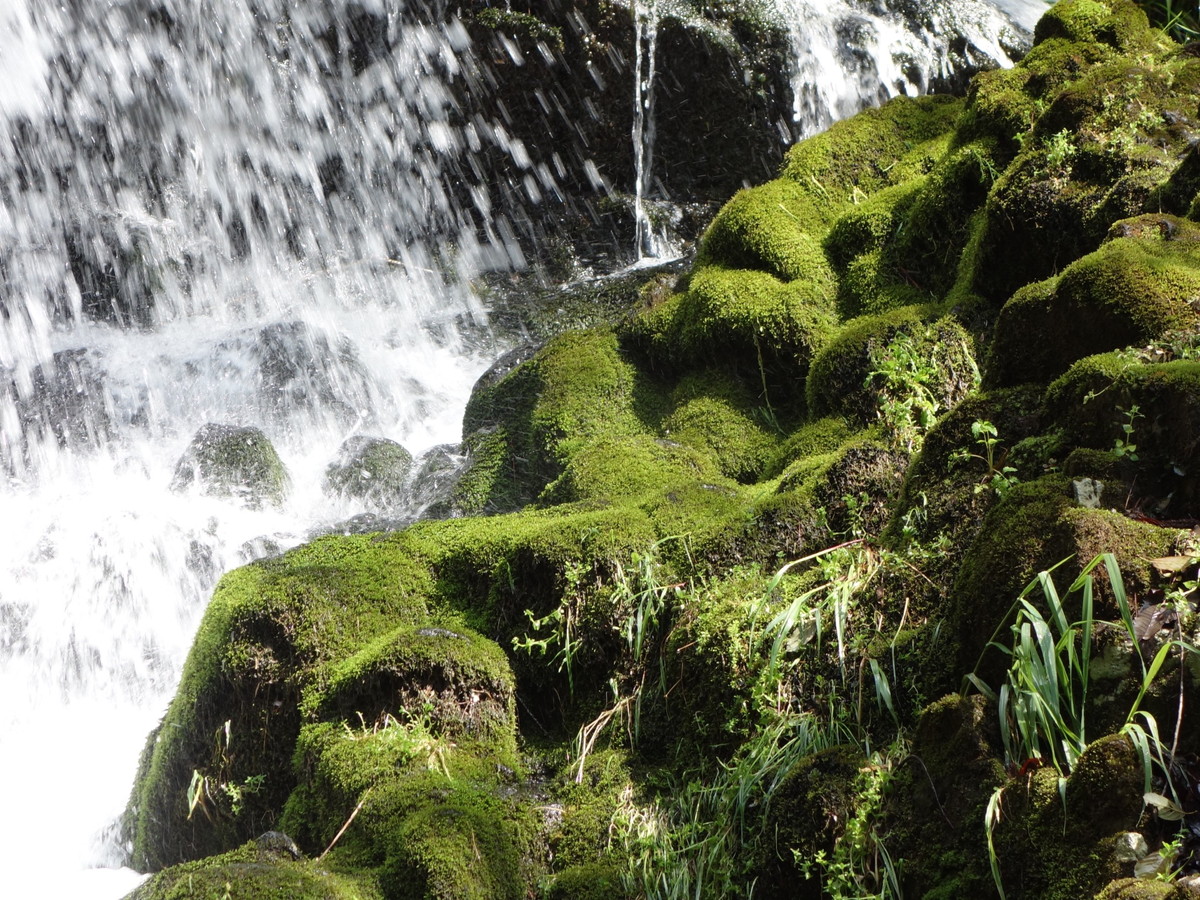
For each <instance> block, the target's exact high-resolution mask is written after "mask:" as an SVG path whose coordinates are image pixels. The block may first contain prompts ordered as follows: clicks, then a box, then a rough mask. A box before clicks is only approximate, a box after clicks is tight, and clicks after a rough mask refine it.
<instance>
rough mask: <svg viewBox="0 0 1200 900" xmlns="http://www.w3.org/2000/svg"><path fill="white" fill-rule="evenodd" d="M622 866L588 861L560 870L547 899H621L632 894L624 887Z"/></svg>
mask: <svg viewBox="0 0 1200 900" xmlns="http://www.w3.org/2000/svg"><path fill="white" fill-rule="evenodd" d="M622 872H623V870H622V868H621V867H620V866H618V865H615V864H612V863H608V864H605V863H586V864H584V865H580V866H572V867H571V868H569V869H567V870H565V871H563V872H560V873H559V874H558V876H557V877H556V878H555V879H554V883H553V884H552V885H551V886H550V890H549V892H548V893H547V895H546V897H547V900H621V898H623V897H629V896H631V895H630V894H629V893H628V892H627V891H626V890H625V889H624V887H623V882H622V880H621V876H622Z"/></svg>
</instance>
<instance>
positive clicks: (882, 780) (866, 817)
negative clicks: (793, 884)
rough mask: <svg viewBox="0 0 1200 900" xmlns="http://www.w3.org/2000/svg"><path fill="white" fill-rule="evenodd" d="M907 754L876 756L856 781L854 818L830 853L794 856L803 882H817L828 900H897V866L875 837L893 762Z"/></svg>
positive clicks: (896, 751) (896, 750) (900, 751)
mask: <svg viewBox="0 0 1200 900" xmlns="http://www.w3.org/2000/svg"><path fill="white" fill-rule="evenodd" d="M905 755H906V754H905V751H904V750H903V749H902V748H901V747H900V746H899V745H897V747H895V748H893V749H892V751H891V752H889V753H880V752H877V753H874V754H872V755H871V758H870V761H869V763H868V765H866V766H864V767H863V768H862V769H861V770H860V771H859V773H858V777H857V779H856V780H855V795H856V797H857V801H856V803H855V808H854V813H853V815H851V816H850V818H849V819H848V820H847V822H846V824H845V827H844V829H843V831H842V834H841V835H840V836H839V837H838V839H837V841H836V842H835V843H834V846H833V852H832V853H828V852H826V851H824V850H819V851H817V852H816V853H815V854H813V855H812V856H802V855H801V854H800V853H799V852H798V851H795V850H793V851H792V852H793V854H794V856H795V860H796V864H797V867H798V868H799V869H800V871H801V873H802V874H803V875H804V877H805V878H809V879H811V878H819V879H820V881H821V891H822V894H823V895H824V896H827V897H829V898H830V900H867V898H871V900H874V898H878V900H901V898H902V897H903V896H904V894H903V892H902V891H901V888H900V865H899V863H897V861H895V860H893V859H892V856H891V854H890V853H888V851H887V847H886V846H885V845H884V842H883V839H882V837H881V835H880V834H879V831H878V823H879V819H880V814H881V812H882V810H883V802H884V798H885V797H886V795H887V789H888V785H889V784H890V782H891V778H892V770H893V767H894V765H895V764H896V762H897V761H898V760H900V759H903V758H904V756H905Z"/></svg>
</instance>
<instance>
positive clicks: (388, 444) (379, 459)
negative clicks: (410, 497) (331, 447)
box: [325, 435, 413, 509]
mask: <svg viewBox="0 0 1200 900" xmlns="http://www.w3.org/2000/svg"><path fill="white" fill-rule="evenodd" d="M412 464H413V458H412V454H411V453H409V452H408V451H407V450H405V449H404V448H403V447H402V446H400V444H398V443H396V442H395V441H391V440H388V439H387V438H377V437H368V436H366V435H357V436H355V437H351V438H347V439H346V440H345V441H343V442H342V446H341V447H340V448H338V456H337V459H336V460H335V461H334V462H332V463H330V464H329V466H327V467H326V469H325V488H326V490H327V491H329V492H331V493H333V494H341V495H344V496H347V497H353V498H355V499H358V500H362V501H365V502H366V503H367V504H368V505H370V506H373V507H377V508H381V509H388V508H392V507H395V506H396V505H397V504H398V503H399V502H400V500H401V498H402V496H403V491H404V488H405V485H406V484H407V481H408V474H409V471H410V470H411V469H412Z"/></svg>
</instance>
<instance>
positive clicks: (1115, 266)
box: [985, 216, 1200, 385]
mask: <svg viewBox="0 0 1200 900" xmlns="http://www.w3.org/2000/svg"><path fill="white" fill-rule="evenodd" d="M1148 219H1152V220H1153V221H1152V222H1149V223H1148V222H1147V221H1146V220H1148ZM1148 224H1150V225H1153V226H1154V228H1153V231H1150V230H1149V228H1147V227H1146V226H1147V225H1148ZM1128 229H1129V231H1130V232H1131V233H1132V235H1136V236H1130V237H1119V238H1116V239H1115V240H1111V241H1109V242H1108V243H1106V244H1104V246H1102V247H1101V248H1100V249H1099V250H1097V251H1096V252H1095V253H1091V254H1089V255H1087V256H1085V257H1083V258H1082V259H1080V260H1078V261H1076V262H1074V263H1072V264H1071V265H1070V266H1068V267H1067V268H1066V269H1065V270H1064V271H1063V273H1062V274H1061V275H1059V276H1057V277H1056V278H1053V279H1050V280H1048V281H1042V282H1038V283H1036V284H1032V285H1029V286H1027V287H1025V288H1022V289H1021V290H1019V291H1018V292H1017V293H1016V294H1014V295H1013V297H1012V299H1011V300H1009V301H1008V303H1006V304H1005V305H1004V308H1003V309H1002V310H1001V312H1000V318H999V320H998V321H997V323H996V335H995V340H994V342H993V344H992V347H991V352H990V356H989V360H988V365H987V369H986V373H985V374H986V379H987V381H988V382H989V383H992V384H998V385H1008V384H1016V383H1019V382H1022V381H1041V382H1047V381H1049V380H1050V379H1051V378H1053V377H1055V376H1056V375H1059V374H1061V373H1062V372H1063V371H1065V370H1066V368H1067V367H1068V366H1069V365H1070V364H1071V363H1072V362H1074V361H1075V360H1077V359H1080V358H1082V357H1084V356H1089V355H1092V354H1096V353H1102V352H1104V351H1106V350H1112V349H1116V348H1118V347H1124V346H1127V345H1130V344H1138V343H1143V342H1146V341H1150V340H1153V339H1155V338H1158V337H1161V336H1162V335H1164V334H1166V333H1168V332H1170V331H1173V330H1176V329H1180V328H1183V327H1186V326H1194V325H1195V323H1196V321H1197V312H1196V308H1195V307H1196V305H1197V304H1200V241H1198V240H1197V239H1196V235H1195V231H1196V226H1194V225H1190V224H1188V223H1186V222H1184V221H1183V220H1179V219H1175V218H1174V217H1172V216H1153V217H1143V218H1142V219H1140V220H1133V221H1132V222H1130V223H1129V225H1128Z"/></svg>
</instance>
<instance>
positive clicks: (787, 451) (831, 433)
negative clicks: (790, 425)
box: [763, 416, 852, 478]
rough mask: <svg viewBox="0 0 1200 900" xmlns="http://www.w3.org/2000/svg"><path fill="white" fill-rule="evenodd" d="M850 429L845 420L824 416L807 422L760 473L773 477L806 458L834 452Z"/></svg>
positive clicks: (781, 447)
mask: <svg viewBox="0 0 1200 900" xmlns="http://www.w3.org/2000/svg"><path fill="white" fill-rule="evenodd" d="M851 433H852V430H851V428H850V425H849V424H848V423H847V422H846V420H845V419H842V418H839V417H837V416H827V417H825V418H823V419H817V420H816V421H813V422H809V423H807V424H805V425H802V426H801V427H800V428H798V429H797V430H796V431H794V432H792V433H791V434H790V435H789V436H788V437H787V439H786V440H784V442H783V444H782V445H781V446H780V447H779V449H778V450H777V451H776V452H775V453H774V454H773V456H772V458H771V460H770V461H769V462H768V463H767V465H766V467H765V469H764V470H763V475H764V477H767V478H776V477H778V476H779V475H781V474H783V472H784V471H785V470H786V469H787V468H788V466H790V465H791V464H792V463H794V462H799V461H801V460H803V459H804V457H807V456H819V455H821V454H824V453H829V452H831V451H833V450H836V449H837V448H838V447H840V446H841V445H842V444H844V443H845V442H846V439H847V438H849V437H850V435H851Z"/></svg>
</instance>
